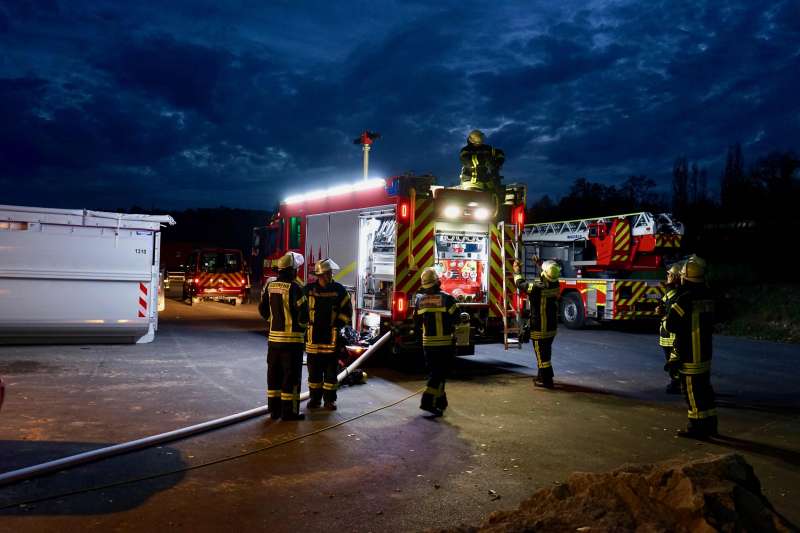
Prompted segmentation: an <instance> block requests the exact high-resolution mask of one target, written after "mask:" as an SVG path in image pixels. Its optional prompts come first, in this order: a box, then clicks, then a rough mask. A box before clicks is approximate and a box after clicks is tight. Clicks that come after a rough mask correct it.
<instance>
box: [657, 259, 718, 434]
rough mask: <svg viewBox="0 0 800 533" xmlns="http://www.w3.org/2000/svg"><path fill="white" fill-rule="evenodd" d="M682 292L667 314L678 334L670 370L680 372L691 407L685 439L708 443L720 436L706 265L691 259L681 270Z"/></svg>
mask: <svg viewBox="0 0 800 533" xmlns="http://www.w3.org/2000/svg"><path fill="white" fill-rule="evenodd" d="M680 276H681V288H680V292H679V293H678V296H677V298H676V299H675V301H674V302H673V303H672V304H671V305H670V307H669V309H668V310H667V318H666V326H667V329H668V330H669V331H671V332H674V333H675V343H674V345H673V349H672V356H671V357H670V360H669V361H668V362H667V365H666V367H668V368H669V367H674V368H677V369H678V370H679V372H680V379H681V389H682V390H683V394H684V398H685V399H686V403H687V405H688V406H689V411H688V416H689V423H688V426H687V428H686V430H685V431H679V432H678V435H680V436H682V437H691V438H699V439H705V438H708V437H710V436H714V435H716V434H717V409H716V402H715V398H714V389H713V388H712V387H711V352H712V339H711V333H712V326H713V317H714V300H713V299H712V296H711V291H710V289H709V288H708V286H707V285H706V283H705V261H703V260H702V259H700V258H699V257H690V258H689V260H687V261H686V263H684V265H683V266H682V267H681V273H680Z"/></svg>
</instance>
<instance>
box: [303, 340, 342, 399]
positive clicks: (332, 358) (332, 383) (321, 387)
mask: <svg viewBox="0 0 800 533" xmlns="http://www.w3.org/2000/svg"><path fill="white" fill-rule="evenodd" d="M307 361H308V401H309V403H310V404H312V405H319V403H320V401H321V400H322V399H323V398H324V400H325V403H326V404H327V403H333V402H335V401H336V389H338V388H339V385H338V380H337V379H336V375H337V374H338V370H339V357H338V355H337V354H336V353H335V352H330V353H310V354H308V359H307Z"/></svg>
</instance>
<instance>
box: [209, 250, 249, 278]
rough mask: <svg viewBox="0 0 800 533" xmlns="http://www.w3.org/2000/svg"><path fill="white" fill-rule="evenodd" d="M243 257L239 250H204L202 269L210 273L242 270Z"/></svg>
mask: <svg viewBox="0 0 800 533" xmlns="http://www.w3.org/2000/svg"><path fill="white" fill-rule="evenodd" d="M241 270H242V257H241V254H240V253H239V252H203V254H202V255H201V256H200V271H201V272H207V273H209V274H226V273H231V272H241Z"/></svg>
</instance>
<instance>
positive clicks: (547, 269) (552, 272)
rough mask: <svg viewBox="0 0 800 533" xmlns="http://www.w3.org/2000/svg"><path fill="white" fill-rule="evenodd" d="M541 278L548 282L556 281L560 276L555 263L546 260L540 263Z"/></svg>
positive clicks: (559, 268) (558, 268)
mask: <svg viewBox="0 0 800 533" xmlns="http://www.w3.org/2000/svg"><path fill="white" fill-rule="evenodd" d="M542 276H544V277H545V278H546V279H547V280H548V281H558V277H559V276H561V267H560V266H558V263H556V262H555V261H550V260H547V261H545V262H544V263H542Z"/></svg>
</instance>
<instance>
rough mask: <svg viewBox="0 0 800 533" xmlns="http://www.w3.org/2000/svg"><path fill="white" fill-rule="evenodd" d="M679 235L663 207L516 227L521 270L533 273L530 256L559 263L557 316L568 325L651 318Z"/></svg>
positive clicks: (576, 326)
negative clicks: (522, 256) (522, 257)
mask: <svg viewBox="0 0 800 533" xmlns="http://www.w3.org/2000/svg"><path fill="white" fill-rule="evenodd" d="M682 236H683V224H681V223H680V222H678V221H677V220H675V218H674V217H673V216H672V215H670V214H668V213H658V214H652V213H647V212H639V213H626V214H621V215H613V216H607V217H598V218H587V219H579V220H566V221H560V222H547V223H541V224H529V225H527V226H525V228H524V230H523V232H522V242H523V247H524V254H525V262H524V272H525V275H526V277H528V278H531V277H534V276H535V275H536V274H537V268H536V265H535V264H534V261H533V260H532V258H533V257H538V258H540V259H541V260H547V259H552V260H555V261H557V262H558V263H559V264H560V265H561V272H562V277H561V278H560V280H559V281H560V284H561V320H562V322H563V323H564V324H565V325H566V326H567V327H568V328H572V329H579V328H581V327H583V325H584V323H585V321H586V319H587V318H592V319H596V320H632V319H643V318H655V317H656V306H657V305H658V303H659V301H660V300H661V297H662V296H663V294H664V288H663V286H662V282H661V280H662V278H663V276H662V275H661V274H663V266H664V262H665V259H668V258H669V257H670V256H677V254H678V253H679V250H680V244H681V238H682ZM647 278H651V279H647Z"/></svg>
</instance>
